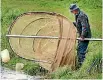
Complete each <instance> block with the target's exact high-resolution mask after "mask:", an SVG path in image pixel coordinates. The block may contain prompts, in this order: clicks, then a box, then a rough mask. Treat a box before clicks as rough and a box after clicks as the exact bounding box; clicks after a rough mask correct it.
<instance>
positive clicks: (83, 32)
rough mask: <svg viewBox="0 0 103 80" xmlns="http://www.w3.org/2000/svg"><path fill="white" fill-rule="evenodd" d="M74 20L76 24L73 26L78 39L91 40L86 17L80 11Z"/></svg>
mask: <svg viewBox="0 0 103 80" xmlns="http://www.w3.org/2000/svg"><path fill="white" fill-rule="evenodd" d="M75 20H76V22H75V23H74V25H75V26H76V28H77V31H78V33H79V37H84V38H91V30H90V25H89V20H88V17H87V15H86V14H85V13H83V12H82V11H79V13H78V14H77V15H75Z"/></svg>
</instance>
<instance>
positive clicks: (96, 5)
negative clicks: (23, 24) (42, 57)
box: [1, 0, 102, 79]
mask: <svg viewBox="0 0 103 80" xmlns="http://www.w3.org/2000/svg"><path fill="white" fill-rule="evenodd" d="M71 3H77V4H78V5H79V7H80V8H81V10H83V11H84V12H86V13H87V15H88V17H89V20H90V25H91V30H92V37H94V38H102V0H10V1H9V0H2V6H1V7H2V17H1V22H2V27H1V29H2V31H1V32H2V36H1V38H2V41H1V48H2V50H3V49H6V48H7V49H8V50H9V51H10V55H11V60H10V62H8V63H6V64H4V63H2V65H3V66H6V67H9V68H11V69H15V64H16V63H17V62H22V63H24V64H25V67H24V69H23V70H24V72H26V73H28V74H31V75H35V74H36V73H37V74H39V73H40V72H41V71H40V66H39V65H38V64H37V63H34V62H31V61H27V60H25V59H22V58H19V57H18V56H17V55H16V54H15V53H14V52H13V51H12V50H11V48H10V45H9V42H8V39H7V38H6V36H5V35H6V34H7V31H8V28H9V26H10V24H11V22H13V20H14V19H15V18H16V17H17V16H18V15H20V14H22V13H24V12H29V11H48V12H57V13H60V14H62V15H64V16H66V17H67V18H68V19H70V20H71V21H74V15H72V14H71V13H70V12H69V9H68V6H69V5H70V4H71ZM101 58H102V42H96V41H94V42H92V41H91V42H90V44H89V48H88V53H87V55H86V59H85V62H84V63H83V66H82V67H81V68H80V70H75V71H72V70H71V69H69V68H68V67H63V68H60V69H58V70H57V71H55V72H53V73H51V74H49V78H59V79H65V78H72V79H89V78H90V79H101V78H102V74H101V67H100V64H101V60H100V59H101ZM96 59H97V60H98V61H97V63H96V65H95V66H93V68H92V69H91V71H90V73H88V71H87V70H88V69H89V68H90V66H91V64H92V63H93V62H94V61H95V60H96Z"/></svg>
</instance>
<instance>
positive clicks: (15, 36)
mask: <svg viewBox="0 0 103 80" xmlns="http://www.w3.org/2000/svg"><path fill="white" fill-rule="evenodd" d="M6 37H13V38H42V39H60V38H59V37H55V36H34V35H33V36H25V35H6ZM62 39H66V38H62ZM68 39H70V38H68ZM77 40H80V38H77ZM84 40H89V41H103V39H102V38H85V39H84Z"/></svg>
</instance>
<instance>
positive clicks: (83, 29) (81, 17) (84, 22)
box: [70, 4, 91, 67]
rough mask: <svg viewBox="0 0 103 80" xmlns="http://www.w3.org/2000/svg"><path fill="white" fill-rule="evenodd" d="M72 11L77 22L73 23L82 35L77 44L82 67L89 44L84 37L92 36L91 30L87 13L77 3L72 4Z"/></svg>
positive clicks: (79, 61)
mask: <svg viewBox="0 0 103 80" xmlns="http://www.w3.org/2000/svg"><path fill="white" fill-rule="evenodd" d="M70 11H71V13H73V14H74V15H75V20H76V22H73V24H74V26H75V27H76V28H77V31H78V33H79V37H80V40H78V46H77V57H78V63H79V67H80V66H81V65H82V63H83V61H84V59H85V54H86V50H87V47H88V44H89V41H87V40H84V39H85V38H91V30H90V25H89V21H88V17H87V15H86V14H85V13H83V12H82V11H81V10H80V9H79V7H77V6H76V4H71V5H70Z"/></svg>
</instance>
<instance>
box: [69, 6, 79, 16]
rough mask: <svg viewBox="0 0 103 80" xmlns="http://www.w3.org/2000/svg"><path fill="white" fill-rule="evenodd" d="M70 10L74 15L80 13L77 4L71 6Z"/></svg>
mask: <svg viewBox="0 0 103 80" xmlns="http://www.w3.org/2000/svg"><path fill="white" fill-rule="evenodd" d="M69 9H70V11H71V12H72V13H73V14H78V12H79V8H78V7H77V5H76V4H71V5H70V8H69Z"/></svg>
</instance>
